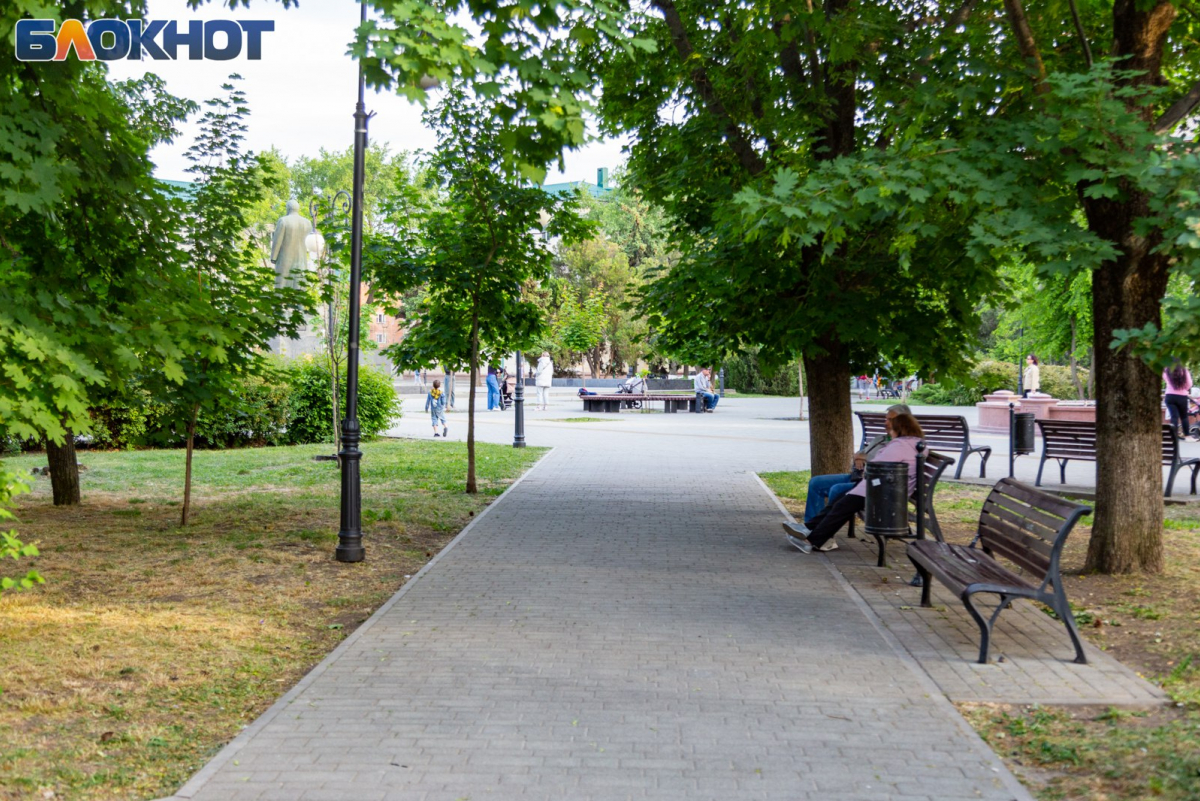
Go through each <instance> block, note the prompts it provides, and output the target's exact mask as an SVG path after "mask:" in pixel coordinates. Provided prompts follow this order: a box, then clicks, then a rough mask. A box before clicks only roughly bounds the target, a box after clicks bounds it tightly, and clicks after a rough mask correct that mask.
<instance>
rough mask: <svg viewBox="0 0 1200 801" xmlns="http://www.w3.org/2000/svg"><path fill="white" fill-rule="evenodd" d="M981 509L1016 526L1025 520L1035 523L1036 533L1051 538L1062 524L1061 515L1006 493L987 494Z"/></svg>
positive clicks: (1021, 524) (1031, 523) (1022, 523)
mask: <svg viewBox="0 0 1200 801" xmlns="http://www.w3.org/2000/svg"><path fill="white" fill-rule="evenodd" d="M983 511H984V512H987V513H989V514H994V515H997V516H998V517H1002V518H1004V519H1005V520H1008V521H1010V522H1012V523H1015V524H1016V525H1017V526H1018V527H1020V526H1023V525H1024V524H1025V523H1026V521H1029V523H1030V525H1033V524H1037V526H1038V535H1039V536H1047V537H1049V538H1051V539H1052V540H1053V538H1054V533H1055V532H1056V531H1058V530H1059V529H1060V528H1061V527H1062V524H1063V519H1062V517H1061V516H1058V515H1053V514H1049V513H1048V512H1043V511H1042V510H1041V509H1038V508H1037V507H1034V506H1030V505H1029V504H1028V503H1027V502H1024V501H1021V500H1020V499H1018V498H1013V497H1011V496H1008V495H996V494H993V495H990V496H988V499H987V500H986V501H984V502H983Z"/></svg>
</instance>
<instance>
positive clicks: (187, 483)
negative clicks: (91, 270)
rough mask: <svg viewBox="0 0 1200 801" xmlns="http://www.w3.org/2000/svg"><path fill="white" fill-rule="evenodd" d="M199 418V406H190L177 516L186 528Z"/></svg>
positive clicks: (190, 507) (190, 503)
mask: <svg viewBox="0 0 1200 801" xmlns="http://www.w3.org/2000/svg"><path fill="white" fill-rule="evenodd" d="M199 416H200V404H198V403H197V404H195V405H194V406H192V419H191V420H189V421H188V428H187V460H186V462H187V464H186V467H184V470H183V513H182V514H181V515H180V516H179V525H180V526H186V525H187V523H188V513H189V512H190V511H191V510H192V453H193V452H194V451H195V445H196V419H197V418H198V417H199Z"/></svg>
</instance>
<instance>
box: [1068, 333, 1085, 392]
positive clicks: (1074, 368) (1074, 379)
mask: <svg viewBox="0 0 1200 801" xmlns="http://www.w3.org/2000/svg"><path fill="white" fill-rule="evenodd" d="M1068 356H1069V358H1070V360H1071V383H1072V384H1074V385H1075V395H1076V397H1078V399H1079V400H1083V398H1084V395H1083V384H1082V383H1081V382H1080V381H1079V364H1078V362H1076V361H1075V315H1071V352H1070V353H1069V354H1068Z"/></svg>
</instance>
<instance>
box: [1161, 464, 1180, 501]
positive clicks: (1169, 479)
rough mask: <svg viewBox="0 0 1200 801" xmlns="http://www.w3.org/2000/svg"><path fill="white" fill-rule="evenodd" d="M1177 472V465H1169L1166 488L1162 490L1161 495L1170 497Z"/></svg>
mask: <svg viewBox="0 0 1200 801" xmlns="http://www.w3.org/2000/svg"><path fill="white" fill-rule="evenodd" d="M1178 472H1179V465H1171V471H1170V472H1169V473H1167V488H1166V489H1165V490H1163V497H1164V498H1170V497H1171V490H1173V489H1175V474H1176V473H1178Z"/></svg>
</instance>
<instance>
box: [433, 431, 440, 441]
mask: <svg viewBox="0 0 1200 801" xmlns="http://www.w3.org/2000/svg"><path fill="white" fill-rule="evenodd" d="M439 436H441V435H440V434H438V432H436V431H434V432H433V438H434V439H437V438H438V437H439Z"/></svg>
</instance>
